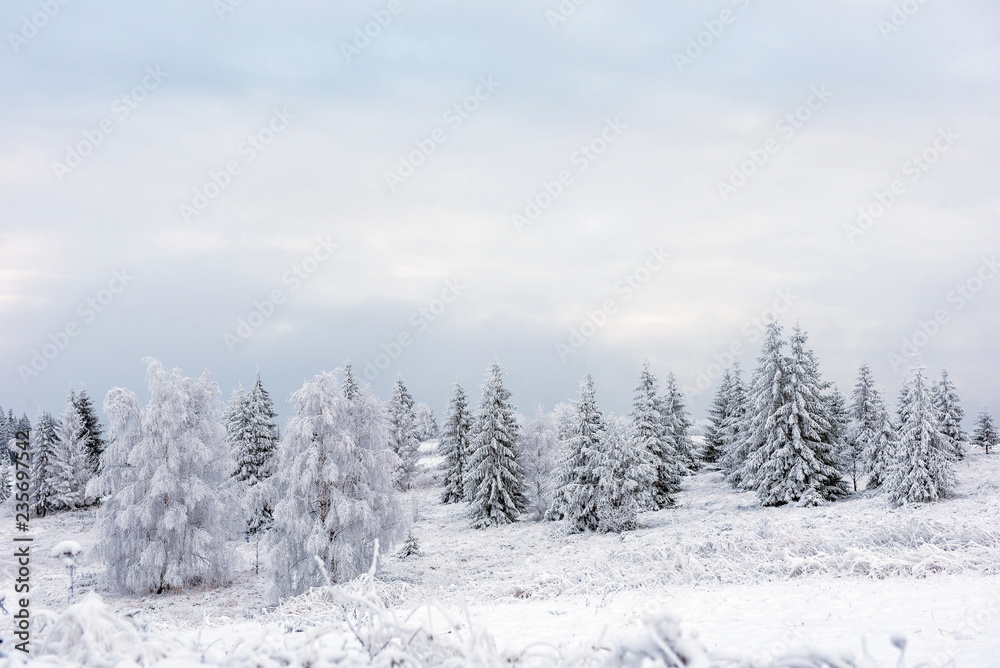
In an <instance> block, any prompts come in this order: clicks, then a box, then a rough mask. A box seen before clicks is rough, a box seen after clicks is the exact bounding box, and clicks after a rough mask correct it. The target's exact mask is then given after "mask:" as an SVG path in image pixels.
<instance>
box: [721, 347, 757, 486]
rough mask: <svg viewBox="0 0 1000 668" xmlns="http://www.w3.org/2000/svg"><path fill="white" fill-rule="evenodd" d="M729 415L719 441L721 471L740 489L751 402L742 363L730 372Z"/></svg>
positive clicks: (727, 399) (727, 412)
mask: <svg viewBox="0 0 1000 668" xmlns="http://www.w3.org/2000/svg"><path fill="white" fill-rule="evenodd" d="M725 411H726V416H725V418H724V419H723V421H722V426H721V429H720V432H719V438H720V439H721V441H722V452H723V454H722V458H721V459H720V460H719V470H721V471H722V475H723V478H724V479H725V480H726V481H727V482H729V484H731V485H732V486H733V487H736V488H737V489H739V488H740V483H741V474H742V469H743V464H744V463H745V462H746V448H747V434H748V430H749V421H750V403H749V399H748V397H747V386H746V384H745V383H744V382H743V370H742V369H741V368H740V365H739V362H736V363H734V364H733V368H732V369H731V370H730V371H729V390H728V392H727V393H726V408H725Z"/></svg>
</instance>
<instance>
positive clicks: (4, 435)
mask: <svg viewBox="0 0 1000 668" xmlns="http://www.w3.org/2000/svg"><path fill="white" fill-rule="evenodd" d="M16 425H17V421H16V420H15V419H14V411H13V410H11V411H9V412H8V413H7V414H6V415H5V414H4V412H3V409H2V408H0V463H9V464H13V463H14V451H13V450H11V449H10V447H9V446H10V442H11V440H13V438H14V432H15V431H16V429H17V427H16Z"/></svg>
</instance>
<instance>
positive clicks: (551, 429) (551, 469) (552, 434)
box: [520, 406, 559, 520]
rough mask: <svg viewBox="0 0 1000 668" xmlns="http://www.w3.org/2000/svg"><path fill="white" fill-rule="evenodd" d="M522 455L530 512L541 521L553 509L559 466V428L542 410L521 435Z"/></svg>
mask: <svg viewBox="0 0 1000 668" xmlns="http://www.w3.org/2000/svg"><path fill="white" fill-rule="evenodd" d="M520 452H521V460H522V463H523V466H524V483H525V489H526V495H527V497H528V508H529V509H530V510H531V512H532V514H533V515H534V519H536V520H540V519H542V518H543V517H544V516H545V512H546V511H547V510H548V509H549V507H550V506H551V505H552V499H553V495H554V494H555V484H556V479H555V474H556V467H557V465H558V462H559V428H558V426H557V425H556V421H555V419H554V418H553V417H552V415H550V414H547V413H546V412H545V411H544V410H543V409H542V407H541V406H539V407H538V409H537V410H536V411H535V417H533V418H532V419H530V420H529V421H528V423H527V424H526V425H525V427H524V430H523V431H522V433H521V446H520Z"/></svg>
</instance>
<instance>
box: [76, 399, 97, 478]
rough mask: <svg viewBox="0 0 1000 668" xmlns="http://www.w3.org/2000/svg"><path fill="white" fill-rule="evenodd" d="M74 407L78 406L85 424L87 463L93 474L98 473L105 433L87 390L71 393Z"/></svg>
mask: <svg viewBox="0 0 1000 668" xmlns="http://www.w3.org/2000/svg"><path fill="white" fill-rule="evenodd" d="M70 397H71V398H72V400H73V405H74V406H76V410H77V412H78V413H79V414H80V421H81V423H82V424H83V438H84V441H85V443H86V450H87V462H88V463H89V464H90V470H91V472H92V473H95V474H96V473H97V472H98V466H100V463H101V453H102V452H104V431H103V428H102V426H101V422H100V420H98V419H97V411H96V410H95V409H94V402H93V401H91V400H90V395H89V394H87V390H85V389H84V390H80V393H79V394H76V395H74V394H73V393H70Z"/></svg>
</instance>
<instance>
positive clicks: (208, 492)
mask: <svg viewBox="0 0 1000 668" xmlns="http://www.w3.org/2000/svg"><path fill="white" fill-rule="evenodd" d="M143 361H144V362H145V363H146V365H147V371H146V381H147V384H148V387H149V394H150V400H149V404H147V405H146V406H145V407H144V408H143V409H142V410H141V411H140V410H139V409H138V402H137V401H136V399H135V395H134V394H132V393H131V392H129V391H128V390H124V389H122V388H114V389H112V390H111V391H110V392H108V395H107V397H106V398H105V402H104V405H105V410H106V412H107V413H108V415H109V417H110V419H111V428H110V433H111V434H112V438H113V444H112V446H111V447H110V448H109V449H108V451H107V452H105V453H104V455H103V456H102V462H101V465H102V470H101V475H100V477H99V478H98V479H97V481H95V483H94V484H93V485H92V486H91V487H90V490H91V491H92V493H99V494H101V495H103V496H104V497H105V500H104V502H103V503H102V504H101V506H100V509H99V510H98V513H97V533H98V535H99V536H100V542H99V543H98V545H97V552H98V554H99V555H100V556H101V558H102V560H103V561H104V564H105V566H106V567H107V571H106V577H107V579H108V581H109V584H110V585H111V586H112V588H114V589H118V590H122V591H126V592H129V593H133V594H142V593H151V592H156V593H162V592H165V591H168V590H175V589H181V588H184V587H187V586H191V585H195V584H201V585H212V584H222V583H224V582H226V581H228V579H229V577H230V574H231V572H232V570H233V568H234V557H233V549H232V546H231V543H230V542H231V541H232V540H233V539H235V538H236V536H237V534H238V532H239V527H240V521H239V520H240V518H239V514H238V513H233V512H232V509H233V508H234V507H236V506H237V503H238V502H237V499H236V498H235V496H234V495H233V493H232V492H233V490H232V486H231V485H229V484H227V483H229V481H230V480H231V476H230V472H231V471H232V470H233V468H232V467H233V462H232V458H231V457H230V455H229V451H228V449H227V447H226V442H225V428H224V427H223V426H222V424H221V422H220V421H219V415H220V414H221V412H222V410H221V409H222V402H221V397H220V392H219V386H218V385H217V384H216V383H215V382H214V381H213V380H212V379H211V376H210V375H209V374H208V372H207V371H206V372H205V373H204V374H202V375H201V377H199V378H190V377H186V376H184V375H183V374H182V373H181V371H180V370H179V369H174V370H172V371H168V370H166V369H165V368H164V367H163V365H162V364H160V362H158V361H156V360H155V359H152V358H146V359H144V360H143Z"/></svg>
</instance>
